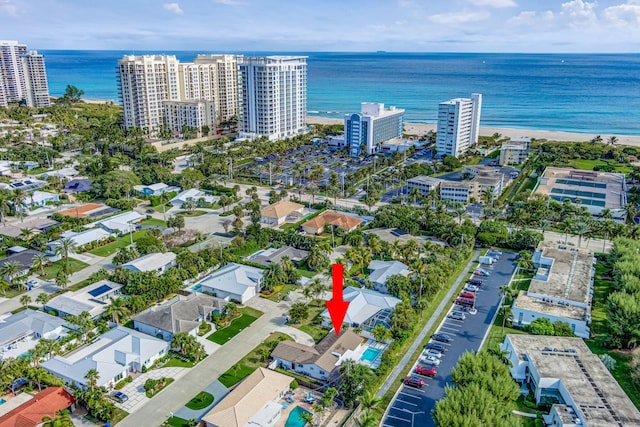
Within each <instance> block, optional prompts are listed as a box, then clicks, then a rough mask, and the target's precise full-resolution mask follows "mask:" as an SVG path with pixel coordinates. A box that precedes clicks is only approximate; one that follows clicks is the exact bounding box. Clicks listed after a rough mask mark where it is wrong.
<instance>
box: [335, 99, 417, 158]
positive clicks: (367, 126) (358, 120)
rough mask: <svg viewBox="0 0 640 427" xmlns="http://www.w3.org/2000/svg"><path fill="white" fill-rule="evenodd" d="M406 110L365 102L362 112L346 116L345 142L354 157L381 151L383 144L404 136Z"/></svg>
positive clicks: (361, 107)
mask: <svg viewBox="0 0 640 427" xmlns="http://www.w3.org/2000/svg"><path fill="white" fill-rule="evenodd" d="M403 123H404V110H403V109H401V108H396V107H393V106H392V107H388V108H385V107H384V104H381V103H378V102H363V103H361V104H360V112H359V113H355V114H346V115H345V116H344V142H345V145H346V147H347V148H348V149H349V152H350V153H351V156H352V157H356V156H359V155H360V154H362V153H363V152H364V154H373V153H376V152H379V151H381V149H382V148H381V147H382V144H383V143H384V142H386V141H389V140H392V139H394V138H400V137H402V126H403Z"/></svg>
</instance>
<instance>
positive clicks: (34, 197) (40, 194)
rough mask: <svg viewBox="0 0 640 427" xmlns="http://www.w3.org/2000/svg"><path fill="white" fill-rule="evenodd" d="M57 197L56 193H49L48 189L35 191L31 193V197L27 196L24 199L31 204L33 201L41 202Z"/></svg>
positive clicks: (35, 202) (34, 202)
mask: <svg viewBox="0 0 640 427" xmlns="http://www.w3.org/2000/svg"><path fill="white" fill-rule="evenodd" d="M55 197H56V194H53V193H49V192H48V191H39V190H36V191H34V192H33V193H31V195H30V196H29V197H27V198H26V199H25V200H24V201H25V202H26V203H27V204H31V203H32V201H33V204H38V203H41V202H43V201H47V200H50V199H53V198H55Z"/></svg>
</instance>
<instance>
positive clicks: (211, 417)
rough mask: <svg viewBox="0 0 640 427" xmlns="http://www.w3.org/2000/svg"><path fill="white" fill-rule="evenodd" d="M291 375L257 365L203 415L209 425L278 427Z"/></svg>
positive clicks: (204, 420) (218, 426) (216, 426)
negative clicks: (282, 399)
mask: <svg viewBox="0 0 640 427" xmlns="http://www.w3.org/2000/svg"><path fill="white" fill-rule="evenodd" d="M290 385H291V377H289V376H287V375H283V374H280V373H278V372H275V371H271V370H269V369H265V368H258V369H256V370H255V371H253V373H252V374H251V375H249V376H248V377H247V378H245V379H244V380H243V381H242V382H241V383H240V384H238V385H237V386H236V387H235V388H234V389H233V390H232V391H231V393H229V394H228V395H226V396H225V397H224V399H222V400H221V401H220V403H218V404H217V405H216V406H214V407H213V408H212V409H211V410H210V411H209V412H207V413H206V414H205V416H204V417H202V421H203V422H204V425H205V426H206V427H275V425H276V423H277V422H278V420H279V419H280V415H281V412H282V403H281V402H280V399H281V398H283V397H284V396H285V394H286V393H287V392H288V391H289V389H290Z"/></svg>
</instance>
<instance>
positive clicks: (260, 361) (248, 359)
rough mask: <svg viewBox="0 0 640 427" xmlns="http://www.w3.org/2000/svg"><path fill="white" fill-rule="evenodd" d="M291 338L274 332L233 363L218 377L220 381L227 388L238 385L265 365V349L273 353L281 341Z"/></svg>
mask: <svg viewBox="0 0 640 427" xmlns="http://www.w3.org/2000/svg"><path fill="white" fill-rule="evenodd" d="M291 339H292V338H291V337H290V336H289V335H286V334H283V333H280V332H274V333H272V334H271V335H269V337H268V338H267V339H266V340H264V342H263V343H260V344H259V345H258V346H257V347H256V348H254V349H253V350H251V351H250V352H249V353H248V354H246V355H245V356H244V357H243V358H242V359H240V360H239V361H238V363H236V364H235V365H233V366H232V367H231V368H230V369H229V370H228V371H227V372H225V373H224V374H222V375H221V376H220V378H218V381H220V382H221V383H222V384H224V386H225V387H227V388H230V387H232V386H234V385H236V384H237V383H239V382H240V381H242V380H243V379H244V378H246V377H247V376H249V375H250V374H251V373H252V372H253V371H255V370H256V369H257V368H258V367H260V366H265V361H266V358H265V355H264V354H263V351H264V352H265V354H266V353H267V350H268V353H271V351H273V349H274V348H275V347H276V345H278V343H279V342H280V341H285V340H291Z"/></svg>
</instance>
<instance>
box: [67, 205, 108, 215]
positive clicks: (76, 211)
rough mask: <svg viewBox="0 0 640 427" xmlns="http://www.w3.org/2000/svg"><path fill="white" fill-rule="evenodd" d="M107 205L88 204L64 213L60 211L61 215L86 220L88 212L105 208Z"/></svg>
mask: <svg viewBox="0 0 640 427" xmlns="http://www.w3.org/2000/svg"><path fill="white" fill-rule="evenodd" d="M104 207H105V205H103V204H100V203H87V204H84V205H82V206H78V207H76V208H71V209H66V210H64V211H60V212H59V213H60V215H65V216H70V217H72V218H86V217H87V212H90V211H93V210H96V209H100V208H104Z"/></svg>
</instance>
